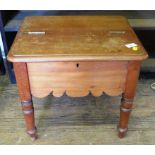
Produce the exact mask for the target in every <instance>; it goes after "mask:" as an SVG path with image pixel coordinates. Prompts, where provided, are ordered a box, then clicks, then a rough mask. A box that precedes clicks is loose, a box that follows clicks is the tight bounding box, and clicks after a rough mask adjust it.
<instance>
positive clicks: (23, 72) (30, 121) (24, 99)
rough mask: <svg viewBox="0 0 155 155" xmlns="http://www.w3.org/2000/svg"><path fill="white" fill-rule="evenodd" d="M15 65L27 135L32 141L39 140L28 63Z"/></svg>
mask: <svg viewBox="0 0 155 155" xmlns="http://www.w3.org/2000/svg"><path fill="white" fill-rule="evenodd" d="M13 65H14V71H15V76H16V81H17V86H18V91H19V96H20V99H21V104H22V109H23V113H24V118H25V122H26V127H27V133H28V134H29V135H30V136H31V137H32V139H33V140H34V139H36V138H37V134H36V127H35V119H34V108H33V103H32V96H31V91H30V85H29V77H28V72H27V65H26V63H23V62H22V63H19V62H16V63H14V64H13Z"/></svg>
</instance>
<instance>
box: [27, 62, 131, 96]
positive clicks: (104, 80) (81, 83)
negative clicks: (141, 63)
mask: <svg viewBox="0 0 155 155" xmlns="http://www.w3.org/2000/svg"><path fill="white" fill-rule="evenodd" d="M77 64H78V67H77ZM127 64H128V62H127V61H83V62H79V61H77V62H42V63H40V62H39V63H27V68H28V74H29V80H30V86H31V93H32V95H33V96H35V97H39V98H42V97H45V96H47V95H49V94H50V93H51V92H52V94H53V95H54V96H56V97H60V96H62V95H63V94H64V93H66V94H67V95H68V96H72V97H81V96H86V95H88V94H89V92H91V93H92V95H94V96H100V95H102V93H103V92H104V93H106V94H108V95H110V96H118V95H120V94H122V93H123V92H124V85H125V80H126V74H127ZM114 77H115V78H114Z"/></svg>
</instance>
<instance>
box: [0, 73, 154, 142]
mask: <svg viewBox="0 0 155 155" xmlns="http://www.w3.org/2000/svg"><path fill="white" fill-rule="evenodd" d="M152 82H154V81H152V80H140V81H139V83H138V88H137V94H136V97H135V102H134V107H133V111H132V115H131V119H130V122H129V129H128V133H127V136H126V137H125V138H124V139H119V138H118V137H117V124H118V121H119V105H120V96H118V97H109V96H107V95H102V96H100V97H98V98H95V97H93V96H92V95H91V94H90V95H88V96H86V97H83V98H70V97H68V96H66V95H64V96H63V97H61V98H55V97H53V96H48V97H46V98H43V99H37V98H34V106H35V114H36V126H37V128H38V135H39V139H38V140H36V141H31V139H30V138H29V137H28V136H27V134H26V133H25V124H24V120H23V114H22V111H21V106H20V101H19V98H18V92H17V88H16V85H12V84H10V83H9V81H8V78H7V77H6V76H0V144H155V92H153V91H152V90H151V88H150V84H151V83H152Z"/></svg>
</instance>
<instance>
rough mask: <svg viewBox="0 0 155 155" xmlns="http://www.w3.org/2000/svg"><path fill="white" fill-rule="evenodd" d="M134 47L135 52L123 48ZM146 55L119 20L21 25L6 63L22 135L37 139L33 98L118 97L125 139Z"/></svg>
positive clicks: (60, 19)
mask: <svg viewBox="0 0 155 155" xmlns="http://www.w3.org/2000/svg"><path fill="white" fill-rule="evenodd" d="M131 43H134V44H136V48H128V47H127V46H126V45H128V44H131ZM147 57H148V55H147V52H146V51H145V49H144V48H143V46H142V44H141V43H140V41H139V40H138V38H137V37H136V35H135V33H134V31H133V30H132V28H131V27H130V25H129V24H128V22H127V19H125V18H124V17H121V16H37V17H27V18H25V20H24V21H23V23H22V25H21V28H20V30H19V32H18V34H17V36H16V39H15V41H14V43H13V46H12V48H11V50H10V51H9V54H8V60H9V61H11V62H13V64H14V70H15V74H16V80H17V86H18V89H19V95H20V98H21V102H22V107H23V112H24V116H25V121H26V126H27V132H28V134H30V136H31V137H33V138H36V128H35V121H34V108H33V103H32V97H31V95H33V96H36V97H40V98H41V97H45V96H47V95H48V94H49V93H52V94H53V95H54V96H57V97H59V96H62V95H63V94H64V93H66V94H67V95H69V96H72V97H79V96H85V95H87V94H88V93H89V92H91V93H92V95H94V96H100V95H102V93H103V92H104V93H107V94H108V95H110V96H117V95H120V94H122V101H121V107H120V122H119V127H118V130H119V137H120V138H122V137H124V135H125V133H126V131H127V128H128V121H129V116H130V113H131V109H132V103H133V99H134V95H135V90H136V83H137V80H138V76H139V71H140V64H141V61H142V60H144V59H146V58H147Z"/></svg>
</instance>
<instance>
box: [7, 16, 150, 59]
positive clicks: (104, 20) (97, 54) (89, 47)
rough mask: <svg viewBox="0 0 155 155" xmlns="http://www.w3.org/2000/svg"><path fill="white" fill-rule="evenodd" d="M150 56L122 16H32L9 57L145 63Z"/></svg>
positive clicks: (27, 19)
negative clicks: (137, 61) (135, 61)
mask: <svg viewBox="0 0 155 155" xmlns="http://www.w3.org/2000/svg"><path fill="white" fill-rule="evenodd" d="M147 57H148V55H147V53H146V51H145V49H144V48H143V46H142V44H141V43H140V41H139V40H138V38H137V36H136V35H135V33H134V31H133V30H132V28H131V27H130V25H129V24H128V21H127V19H125V18H124V17H122V16H31V17H26V18H25V20H24V21H23V23H22V25H21V27H20V30H19V32H18V34H17V36H16V39H15V41H14V43H13V45H12V47H11V50H10V52H9V54H8V59H9V60H10V61H13V62H33V61H35V62H36V61H62V60H63V61H65V60H66V61H69V60H71V61H72V60H143V59H146V58H147Z"/></svg>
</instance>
